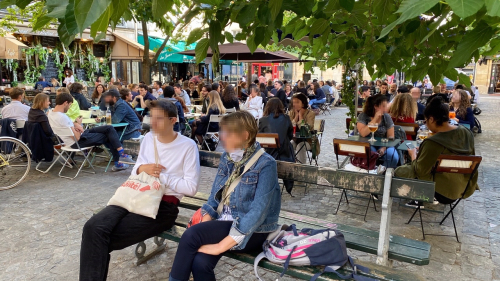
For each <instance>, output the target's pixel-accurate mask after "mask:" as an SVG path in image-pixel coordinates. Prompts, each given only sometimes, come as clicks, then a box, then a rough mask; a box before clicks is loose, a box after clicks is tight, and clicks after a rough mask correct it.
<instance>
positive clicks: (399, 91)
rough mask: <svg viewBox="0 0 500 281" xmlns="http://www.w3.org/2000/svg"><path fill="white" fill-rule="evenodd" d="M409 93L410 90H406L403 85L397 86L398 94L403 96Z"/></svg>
mask: <svg viewBox="0 0 500 281" xmlns="http://www.w3.org/2000/svg"><path fill="white" fill-rule="evenodd" d="M409 92H410V90H408V87H406V86H405V85H403V86H399V88H398V93H402V94H404V93H409Z"/></svg>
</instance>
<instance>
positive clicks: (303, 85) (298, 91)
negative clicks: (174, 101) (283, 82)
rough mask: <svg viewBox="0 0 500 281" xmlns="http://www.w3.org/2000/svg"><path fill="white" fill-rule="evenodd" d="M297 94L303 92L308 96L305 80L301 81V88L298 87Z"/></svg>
mask: <svg viewBox="0 0 500 281" xmlns="http://www.w3.org/2000/svg"><path fill="white" fill-rule="evenodd" d="M296 93H297V94H298V93H302V94H304V95H305V96H306V97H307V89H306V83H304V81H300V82H299V88H298V89H297V92H296Z"/></svg>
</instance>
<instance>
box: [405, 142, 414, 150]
mask: <svg viewBox="0 0 500 281" xmlns="http://www.w3.org/2000/svg"><path fill="white" fill-rule="evenodd" d="M406 146H407V147H408V148H409V149H415V146H414V145H413V143H411V142H407V143H406Z"/></svg>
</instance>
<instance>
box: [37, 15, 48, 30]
mask: <svg viewBox="0 0 500 281" xmlns="http://www.w3.org/2000/svg"><path fill="white" fill-rule="evenodd" d="M50 21H52V18H51V17H48V16H47V15H44V16H41V17H39V18H37V19H36V20H35V23H34V24H33V31H39V30H41V29H42V28H43V27H44V26H46V25H47V24H48V23H49V22H50Z"/></svg>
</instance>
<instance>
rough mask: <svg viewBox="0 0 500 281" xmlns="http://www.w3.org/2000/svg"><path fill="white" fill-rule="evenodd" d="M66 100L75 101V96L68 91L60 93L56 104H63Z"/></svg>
mask: <svg viewBox="0 0 500 281" xmlns="http://www.w3.org/2000/svg"><path fill="white" fill-rule="evenodd" d="M65 102H68V103H73V96H72V95H71V94H68V93H60V94H59V95H57V96H56V105H62V104H63V103H65Z"/></svg>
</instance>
